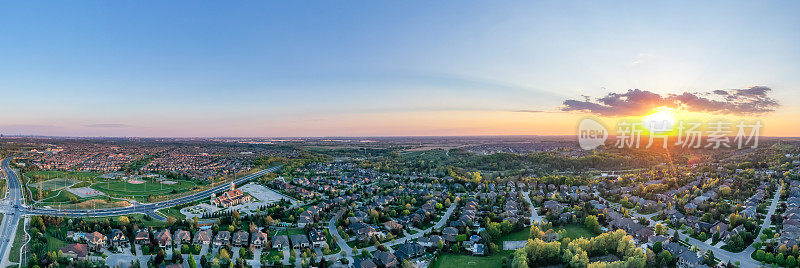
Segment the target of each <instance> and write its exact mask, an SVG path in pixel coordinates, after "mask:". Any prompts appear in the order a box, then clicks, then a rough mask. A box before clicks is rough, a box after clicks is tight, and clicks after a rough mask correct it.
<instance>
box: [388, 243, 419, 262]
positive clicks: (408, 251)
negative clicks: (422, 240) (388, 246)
mask: <svg viewBox="0 0 800 268" xmlns="http://www.w3.org/2000/svg"><path fill="white" fill-rule="evenodd" d="M394 253H395V256H397V258H398V259H400V261H403V260H408V259H413V258H416V257H419V256H422V255H423V254H425V247H423V246H422V245H420V244H419V243H414V242H410V243H405V244H401V245H399V246H398V247H397V250H396V251H395V252H394Z"/></svg>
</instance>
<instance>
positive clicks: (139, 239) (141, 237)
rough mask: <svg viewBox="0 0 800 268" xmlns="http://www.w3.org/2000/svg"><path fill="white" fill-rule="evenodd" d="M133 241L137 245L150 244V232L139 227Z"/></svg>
mask: <svg viewBox="0 0 800 268" xmlns="http://www.w3.org/2000/svg"><path fill="white" fill-rule="evenodd" d="M134 243H136V244H139V245H144V244H150V232H148V231H147V230H146V229H141V230H139V231H138V232H136V238H134Z"/></svg>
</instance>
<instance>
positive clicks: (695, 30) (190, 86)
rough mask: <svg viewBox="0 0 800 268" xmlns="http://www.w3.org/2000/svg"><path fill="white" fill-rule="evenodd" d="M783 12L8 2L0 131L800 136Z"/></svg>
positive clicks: (799, 86) (723, 6) (795, 68)
mask: <svg viewBox="0 0 800 268" xmlns="http://www.w3.org/2000/svg"><path fill="white" fill-rule="evenodd" d="M798 7H800V3H797V2H788V1H783V2H781V1H774V2H746V1H727V2H713V3H709V2H704V3H698V2H690V1H674V2H667V3H639V2H629V3H569V2H560V1H554V2H532V1H518V2H517V1H512V2H502V3H497V2H488V1H487V2H477V1H476V2H470V3H465V2H455V1H445V2H427V1H426V2H423V1H412V2H400V3H398V2H369V1H363V2H345V3H338V2H337V3H333V2H328V3H326V2H319V3H311V2H303V3H296V2H258V1H252V2H248V1H244V2H236V3H222V2H216V3H215V2H210V3H197V2H189V1H171V2H157V1H139V2H84V3H58V2H55V3H53V2H38V3H36V2H33V3H31V2H8V3H2V4H0V25H4V26H5V27H2V28H1V29H0V59H2V60H0V93H3V94H2V95H1V96H0V98H2V102H0V112H1V113H2V119H1V120H0V133H2V134H4V135H43V136H124V137H137V136H139V137H294V136H307V137H309V136H313V137H320V136H345V137H347V136H471V135H574V134H575V130H576V127H577V124H578V122H579V121H580V120H581V119H582V118H585V117H589V116H591V117H600V118H602V119H603V120H605V121H606V122H613V121H615V120H619V119H620V118H622V117H625V116H637V115H636V114H639V113H642V114H639V115H638V116H643V115H645V113H647V111H649V110H651V109H652V108H654V107H656V106H671V107H673V106H674V107H682V108H685V109H687V110H689V111H690V112H696V113H697V114H694V116H695V118H701V119H708V120H711V119H714V118H720V117H724V118H729V117H731V118H747V119H748V120H756V119H759V120H761V121H762V122H763V123H764V130H763V132H762V135H764V136H798V133H800V105H799V104H800V94H798V93H800V76H798V75H797V74H798V73H800V17H798V16H796V11H797V10H798ZM754 87H755V89H753V88H754ZM763 88H767V89H769V90H757V89H763ZM634 89H638V91H635V90H634ZM756 91H757V92H756ZM631 92H633V93H631ZM723 93H724V94H723ZM762 93H763V94H762ZM632 99H634V100H635V101H634V100H632ZM634 102H636V103H634ZM720 106H724V107H725V108H720Z"/></svg>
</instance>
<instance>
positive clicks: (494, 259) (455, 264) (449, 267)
mask: <svg viewBox="0 0 800 268" xmlns="http://www.w3.org/2000/svg"><path fill="white" fill-rule="evenodd" d="M513 252H514V251H510V250H508V251H501V252H500V253H497V254H495V255H492V256H487V257H478V256H468V255H454V254H450V253H443V254H442V255H440V256H439V258H437V259H436V262H435V263H432V264H431V266H430V267H431V268H464V267H502V266H503V257H508V256H511V254H512V253H513Z"/></svg>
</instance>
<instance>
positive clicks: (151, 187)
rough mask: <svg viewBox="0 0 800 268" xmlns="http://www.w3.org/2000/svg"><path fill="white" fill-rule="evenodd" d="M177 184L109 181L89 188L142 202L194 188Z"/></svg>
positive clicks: (180, 183)
mask: <svg viewBox="0 0 800 268" xmlns="http://www.w3.org/2000/svg"><path fill="white" fill-rule="evenodd" d="M177 182H178V183H176V184H162V183H158V182H154V181H151V180H148V181H146V182H144V183H140V184H133V183H129V182H125V181H109V182H99V183H95V184H93V185H92V186H91V188H92V189H95V190H98V191H101V192H103V193H105V194H107V195H109V196H113V197H134V198H136V199H139V200H142V199H146V198H147V197H148V196H150V195H153V196H159V195H169V194H177V193H181V192H186V191H189V190H191V189H192V188H194V187H195V186H196V185H195V184H194V183H192V182H189V181H177Z"/></svg>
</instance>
